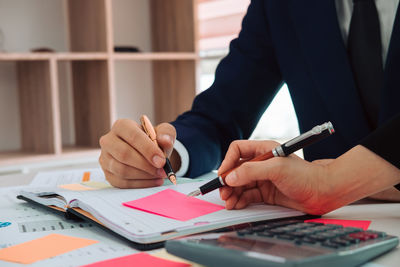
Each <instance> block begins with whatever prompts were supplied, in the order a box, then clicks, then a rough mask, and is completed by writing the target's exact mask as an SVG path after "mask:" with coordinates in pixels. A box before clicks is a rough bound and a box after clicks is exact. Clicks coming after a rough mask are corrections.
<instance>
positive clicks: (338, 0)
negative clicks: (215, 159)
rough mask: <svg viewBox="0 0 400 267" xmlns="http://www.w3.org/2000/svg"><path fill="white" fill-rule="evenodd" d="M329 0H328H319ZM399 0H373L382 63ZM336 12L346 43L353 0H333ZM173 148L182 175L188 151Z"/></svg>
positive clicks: (181, 147) (187, 163)
mask: <svg viewBox="0 0 400 267" xmlns="http://www.w3.org/2000/svg"><path fill="white" fill-rule="evenodd" d="M321 1H330V0H321ZM399 1H400V0H375V4H376V9H377V10H378V16H379V21H380V26H381V40H382V59H383V65H385V62H386V56H387V52H388V49H389V43H390V37H391V35H392V29H393V23H394V19H395V16H396V12H397V6H398V5H399ZM335 4H336V13H337V18H338V22H339V27H340V30H341V32H342V35H343V40H344V42H345V44H347V37H348V35H349V29H350V21H351V15H352V12H353V0H335ZM174 148H175V150H176V151H177V152H178V154H179V156H180V157H181V167H180V169H179V170H178V171H177V172H176V175H177V176H184V175H185V174H186V173H187V171H188V168H189V160H190V159H189V153H188V151H187V149H186V148H185V146H184V145H183V144H182V143H181V142H179V141H178V140H176V141H175V144H174Z"/></svg>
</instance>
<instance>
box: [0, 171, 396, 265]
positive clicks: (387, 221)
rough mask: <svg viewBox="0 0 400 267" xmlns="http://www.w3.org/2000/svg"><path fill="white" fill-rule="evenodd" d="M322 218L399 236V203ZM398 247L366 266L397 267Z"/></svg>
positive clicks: (26, 177) (6, 181)
mask: <svg viewBox="0 0 400 267" xmlns="http://www.w3.org/2000/svg"><path fill="white" fill-rule="evenodd" d="M34 176H35V173H30V174H13V175H4V176H0V187H8V186H18V185H25V184H29V183H30V181H31V180H32V179H33V177H34ZM0 212H1V211H0ZM323 217H324V218H332V219H344V220H346V219H347V220H371V221H372V222H371V225H370V229H373V230H377V231H384V232H386V233H388V234H390V235H395V236H400V203H380V202H379V203H378V202H373V201H361V202H360V204H353V205H349V206H345V207H342V208H340V209H337V210H335V211H333V212H330V213H328V214H326V215H324V216H323ZM399 265H400V247H397V248H396V249H394V250H393V251H391V252H389V253H387V254H385V255H383V256H381V257H379V258H377V259H375V260H374V261H372V262H371V263H370V264H367V265H366V266H370V267H372V266H393V267H394V266H399Z"/></svg>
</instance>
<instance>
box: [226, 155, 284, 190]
mask: <svg viewBox="0 0 400 267" xmlns="http://www.w3.org/2000/svg"><path fill="white" fill-rule="evenodd" d="M286 160H287V158H272V159H268V160H264V161H255V162H246V163H243V164H242V165H241V166H240V167H238V168H236V169H235V170H233V171H232V172H231V173H229V174H228V175H227V176H226V177H225V182H226V184H227V185H229V186H232V187H237V186H244V185H247V184H250V183H251V182H255V181H262V180H264V181H266V180H270V181H271V182H274V180H276V179H277V178H279V177H281V176H282V175H285V174H284V173H283V171H284V170H285V167H284V166H285V165H287V164H286Z"/></svg>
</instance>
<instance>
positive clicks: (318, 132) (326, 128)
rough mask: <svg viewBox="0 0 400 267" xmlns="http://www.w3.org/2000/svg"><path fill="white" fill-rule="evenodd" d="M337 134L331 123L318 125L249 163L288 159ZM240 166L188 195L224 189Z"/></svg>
mask: <svg viewBox="0 0 400 267" xmlns="http://www.w3.org/2000/svg"><path fill="white" fill-rule="evenodd" d="M334 132H335V130H334V129H333V125H332V123H331V122H325V123H324V124H321V125H317V126H315V127H314V128H312V129H311V130H310V131H308V132H305V133H303V134H301V135H299V136H297V137H295V138H293V139H292V140H290V141H287V142H286V143H284V144H283V145H280V146H277V147H276V148H274V149H272V150H271V151H269V152H267V153H265V154H263V155H260V156H257V157H255V158H253V159H251V160H248V161H262V160H267V159H270V158H273V157H286V156H287V155H289V154H291V153H293V152H295V151H297V150H299V149H302V148H304V147H306V146H308V145H311V144H313V143H315V142H317V141H319V140H321V139H323V138H325V137H327V136H330V135H331V134H333V133H334ZM244 162H247V161H242V162H241V163H240V164H239V166H240V165H241V164H243V163H244ZM239 166H236V167H235V168H233V169H230V170H228V171H226V172H224V173H223V174H221V175H220V176H218V177H217V178H215V179H213V180H211V181H209V182H208V183H206V184H204V185H202V186H200V187H199V188H198V189H196V190H195V191H193V192H191V193H189V194H188V196H191V197H195V196H198V195H204V194H207V193H208V192H211V191H213V190H215V189H218V188H220V187H223V186H225V185H226V183H225V177H226V176H227V175H228V174H229V173H230V172H232V171H233V170H235V169H236V168H238V167H239Z"/></svg>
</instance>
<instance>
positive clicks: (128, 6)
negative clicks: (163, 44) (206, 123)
mask: <svg viewBox="0 0 400 267" xmlns="http://www.w3.org/2000/svg"><path fill="white" fill-rule="evenodd" d="M149 2H150V1H148V0H133V1H132V0H113V12H112V15H113V31H114V34H113V35H114V44H115V45H131V46H136V47H138V48H139V49H140V51H142V52H150V51H151V27H150V7H149ZM115 81H116V102H117V105H116V106H117V109H116V111H117V118H130V119H133V120H136V121H138V120H139V117H140V115H141V114H147V115H148V116H149V118H150V119H151V120H154V107H153V89H152V88H153V81H152V74H151V62H150V61H140V62H132V61H119V62H116V63H115Z"/></svg>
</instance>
